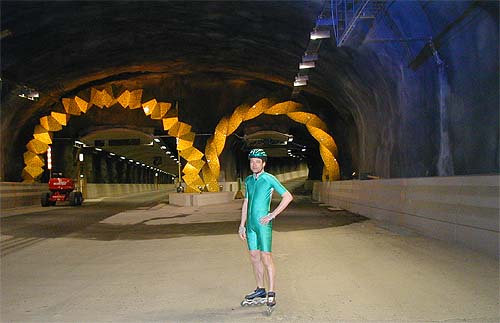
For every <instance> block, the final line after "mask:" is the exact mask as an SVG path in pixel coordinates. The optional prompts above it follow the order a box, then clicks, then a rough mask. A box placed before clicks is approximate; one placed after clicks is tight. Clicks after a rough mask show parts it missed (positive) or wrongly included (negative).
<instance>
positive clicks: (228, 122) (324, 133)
mask: <svg viewBox="0 0 500 323" xmlns="http://www.w3.org/2000/svg"><path fill="white" fill-rule="evenodd" d="M301 108H302V105H301V104H300V103H297V102H293V101H286V102H281V103H277V104H274V102H273V101H271V100H270V99H267V98H265V99H262V100H260V101H258V102H257V103H255V104H254V105H253V106H249V105H240V106H239V107H237V108H236V109H235V111H234V112H233V114H232V115H231V116H230V117H224V118H222V119H221V120H220V121H219V123H218V124H217V126H216V128H215V132H214V134H213V135H212V137H210V138H209V139H208V141H207V145H206V147H205V157H206V160H207V164H206V165H205V166H204V167H203V169H202V171H203V179H204V180H205V183H206V185H207V188H208V190H209V191H211V192H216V191H218V183H217V178H218V177H219V174H220V161H219V156H220V154H221V153H222V151H223V149H224V145H225V143H226V137H227V136H229V135H230V134H232V133H233V132H234V131H235V130H236V129H238V127H239V126H240V124H241V123H242V122H244V121H247V120H250V119H253V118H256V117H258V116H259V115H261V114H263V113H264V114H269V115H280V114H285V115H287V116H288V117H289V118H290V119H292V120H294V121H296V122H299V123H302V124H304V125H305V126H306V128H307V130H308V131H309V133H310V134H311V135H312V136H313V138H314V139H316V140H317V141H318V143H319V151H320V154H321V158H322V159H323V163H324V167H323V175H322V179H323V181H326V180H328V181H333V180H337V179H339V178H340V170H339V164H338V162H337V159H336V158H335V156H336V155H337V145H336V144H335V141H334V140H333V138H332V137H331V136H330V135H329V134H328V129H327V126H326V124H325V123H324V122H323V121H322V120H321V119H320V118H319V117H318V116H316V115H315V114H312V113H308V112H301V111H300V109H301Z"/></svg>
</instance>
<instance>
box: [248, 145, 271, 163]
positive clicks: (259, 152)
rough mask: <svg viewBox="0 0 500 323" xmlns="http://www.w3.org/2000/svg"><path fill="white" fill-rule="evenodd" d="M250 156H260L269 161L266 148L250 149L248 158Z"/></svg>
mask: <svg viewBox="0 0 500 323" xmlns="http://www.w3.org/2000/svg"><path fill="white" fill-rule="evenodd" d="M250 158H260V159H262V161H267V154H266V152H265V151H264V149H260V148H255V149H252V150H250V153H249V154H248V159H250Z"/></svg>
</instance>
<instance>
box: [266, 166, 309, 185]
mask: <svg viewBox="0 0 500 323" xmlns="http://www.w3.org/2000/svg"><path fill="white" fill-rule="evenodd" d="M307 175H309V169H308V168H305V169H301V170H297V171H294V172H288V173H284V174H274V176H276V178H277V179H278V180H279V181H280V182H286V181H290V180H293V179H296V178H300V177H307Z"/></svg>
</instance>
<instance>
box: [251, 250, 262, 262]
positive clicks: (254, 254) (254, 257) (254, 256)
mask: <svg viewBox="0 0 500 323" xmlns="http://www.w3.org/2000/svg"><path fill="white" fill-rule="evenodd" d="M250 260H251V261H252V262H253V263H257V262H260V261H261V255H260V251H259V250H250Z"/></svg>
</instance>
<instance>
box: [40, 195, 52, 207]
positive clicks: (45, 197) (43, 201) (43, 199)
mask: <svg viewBox="0 0 500 323" xmlns="http://www.w3.org/2000/svg"><path fill="white" fill-rule="evenodd" d="M49 197H50V193H42V196H41V197H40V202H41V204H42V206H43V207H46V206H49V205H51V201H50V200H49Z"/></svg>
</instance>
